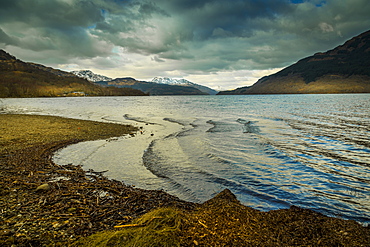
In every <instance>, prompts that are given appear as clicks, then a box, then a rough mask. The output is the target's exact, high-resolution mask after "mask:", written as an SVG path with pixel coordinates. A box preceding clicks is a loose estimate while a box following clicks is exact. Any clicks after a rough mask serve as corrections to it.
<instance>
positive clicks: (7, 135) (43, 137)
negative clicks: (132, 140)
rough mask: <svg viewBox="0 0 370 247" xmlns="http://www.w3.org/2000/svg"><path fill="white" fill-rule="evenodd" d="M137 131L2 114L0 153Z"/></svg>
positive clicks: (86, 122)
mask: <svg viewBox="0 0 370 247" xmlns="http://www.w3.org/2000/svg"><path fill="white" fill-rule="evenodd" d="M136 130H137V129H136V128H135V127H133V126H129V125H119V124H110V123H98V122H94V121H84V120H76V119H69V118H62V117H55V116H36V115H17V114H0V153H3V152H5V151H15V150H18V149H20V148H25V147H30V146H32V145H35V144H45V143H51V142H54V141H66V140H71V139H80V140H96V139H105V138H109V137H115V136H122V135H125V134H129V133H135V132H136Z"/></svg>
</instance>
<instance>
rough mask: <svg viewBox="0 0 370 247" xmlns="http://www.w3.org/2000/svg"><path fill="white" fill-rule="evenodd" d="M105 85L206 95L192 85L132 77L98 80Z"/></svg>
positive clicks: (155, 93) (157, 91)
mask: <svg viewBox="0 0 370 247" xmlns="http://www.w3.org/2000/svg"><path fill="white" fill-rule="evenodd" d="M97 83H98V84H100V85H103V86H115V87H121V88H134V89H138V90H141V91H143V92H144V93H148V94H150V95H205V94H207V93H204V92H201V91H200V90H199V89H197V88H194V87H190V86H179V85H168V84H158V83H155V82H147V81H138V80H136V79H134V78H131V77H126V78H117V79H114V80H112V81H100V82H97Z"/></svg>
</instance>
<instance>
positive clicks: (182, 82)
mask: <svg viewBox="0 0 370 247" xmlns="http://www.w3.org/2000/svg"><path fill="white" fill-rule="evenodd" d="M151 82H155V83H158V84H168V85H179V86H189V87H194V88H196V89H198V90H200V91H201V92H204V93H206V94H210V95H216V94H217V93H218V91H216V90H214V89H212V88H209V87H206V86H203V85H199V84H196V83H194V82H191V81H188V80H186V79H174V78H169V77H154V78H153V79H152V81H151Z"/></svg>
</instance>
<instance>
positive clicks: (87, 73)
mask: <svg viewBox="0 0 370 247" xmlns="http://www.w3.org/2000/svg"><path fill="white" fill-rule="evenodd" d="M71 73H73V74H75V75H77V76H78V77H81V78H85V79H86V80H88V81H92V82H98V81H111V80H112V78H109V77H106V76H104V75H98V74H95V73H93V72H92V71H91V70H79V71H71Z"/></svg>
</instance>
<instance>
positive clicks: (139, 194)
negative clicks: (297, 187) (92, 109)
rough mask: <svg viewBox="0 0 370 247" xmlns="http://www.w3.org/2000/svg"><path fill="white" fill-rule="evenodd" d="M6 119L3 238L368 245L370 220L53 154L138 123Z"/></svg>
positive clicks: (4, 242) (42, 242)
mask: <svg viewBox="0 0 370 247" xmlns="http://www.w3.org/2000/svg"><path fill="white" fill-rule="evenodd" d="M0 128H1V132H0V133H1V134H0V164H1V166H0V185H1V186H0V208H1V210H0V222H1V223H0V245H1V246H71V245H72V246H97V244H98V243H100V244H101V245H99V246H130V244H132V243H133V242H132V241H143V242H142V243H143V244H141V245H140V246H152V245H153V244H154V245H155V244H157V245H155V246H165V245H166V244H167V245H168V246H198V245H199V246H370V228H369V227H363V226H361V225H360V224H358V223H357V222H355V221H348V220H341V219H338V218H332V217H327V216H324V215H322V214H319V213H316V212H314V211H311V210H308V209H301V208H298V207H294V206H293V207H291V208H290V209H284V210H275V211H270V212H260V211H258V210H255V209H252V208H249V207H246V206H243V205H242V204H240V203H239V201H238V200H237V198H236V197H235V196H234V195H233V194H232V193H231V192H230V191H228V190H225V191H223V192H221V193H220V194H219V195H218V196H216V197H215V198H213V199H211V200H209V201H207V202H205V203H203V204H195V203H191V202H186V201H183V200H180V199H179V198H177V197H175V196H172V195H169V194H168V193H166V192H164V191H150V190H143V189H138V188H134V187H131V186H127V185H125V184H124V181H123V182H122V181H116V180H112V179H108V178H106V177H105V176H104V174H103V173H101V172H99V171H84V170H83V169H82V167H80V166H75V165H73V164H69V165H65V166H60V165H56V164H54V163H53V161H52V159H51V157H52V155H53V153H54V152H55V151H56V150H58V149H60V148H62V147H65V146H67V145H70V144H73V143H77V142H80V141H87V140H97V139H108V138H111V137H117V136H122V135H129V134H130V135H131V136H133V137H132V138H135V137H134V136H135V134H136V132H137V131H138V129H137V128H136V127H133V126H128V125H120V124H111V123H102V122H93V121H85V120H76V119H68V118H61V117H54V116H38V115H19V114H0ZM161 209H162V210H163V209H165V210H164V211H161V215H155V214H153V212H158V211H155V210H161ZM153 210H154V211H153ZM148 215H149V216H148ZM145 217H147V218H146V219H148V220H147V221H143V219H145ZM148 217H149V218H148ZM164 219H166V221H165V220H164ZM154 223H155V224H154ZM140 234H141V235H140ZM134 236H138V237H137V238H135V237H134ZM130 241H131V242H130ZM156 241H157V242H156ZM148 242H149V243H148ZM102 243H106V245H103V244H102ZM135 243H136V244H138V243H140V242H135Z"/></svg>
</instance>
